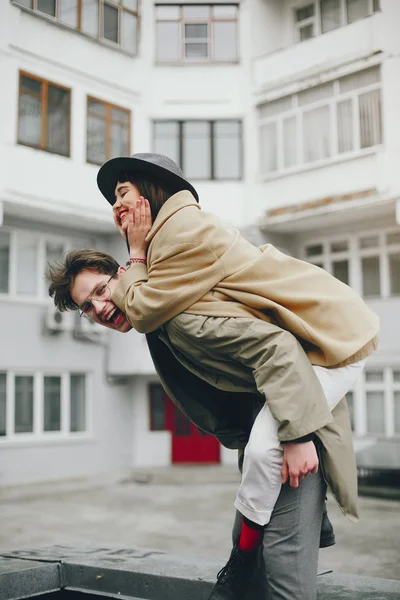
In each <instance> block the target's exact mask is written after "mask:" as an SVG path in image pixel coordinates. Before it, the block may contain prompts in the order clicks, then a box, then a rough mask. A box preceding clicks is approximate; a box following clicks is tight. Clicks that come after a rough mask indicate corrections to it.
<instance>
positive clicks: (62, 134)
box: [46, 85, 70, 156]
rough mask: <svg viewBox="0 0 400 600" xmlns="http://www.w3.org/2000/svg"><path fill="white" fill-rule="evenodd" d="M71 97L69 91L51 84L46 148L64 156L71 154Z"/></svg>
mask: <svg viewBox="0 0 400 600" xmlns="http://www.w3.org/2000/svg"><path fill="white" fill-rule="evenodd" d="M69 98H70V93H69V91H67V90H61V89H60V88H57V87H55V86H52V85H49V88H48V104H47V144H46V149H47V150H49V151H50V152H56V153H57V154H62V155H63V156H68V155H69Z"/></svg>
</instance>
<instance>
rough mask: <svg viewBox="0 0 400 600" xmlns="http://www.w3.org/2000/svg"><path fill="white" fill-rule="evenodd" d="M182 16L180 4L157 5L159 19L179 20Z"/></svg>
mask: <svg viewBox="0 0 400 600" xmlns="http://www.w3.org/2000/svg"><path fill="white" fill-rule="evenodd" d="M180 16H181V10H180V6H156V17H157V19H172V20H178V19H180Z"/></svg>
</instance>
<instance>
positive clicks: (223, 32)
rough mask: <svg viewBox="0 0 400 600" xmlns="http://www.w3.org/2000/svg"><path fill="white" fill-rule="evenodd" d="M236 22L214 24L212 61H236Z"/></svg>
mask: <svg viewBox="0 0 400 600" xmlns="http://www.w3.org/2000/svg"><path fill="white" fill-rule="evenodd" d="M236 30H237V25H236V21H221V22H220V23H214V60H221V61H227V62H228V61H235V60H237V58H238V56H237V39H236V38H237V31H236Z"/></svg>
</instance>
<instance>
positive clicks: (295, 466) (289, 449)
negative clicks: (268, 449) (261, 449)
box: [281, 442, 319, 488]
mask: <svg viewBox="0 0 400 600" xmlns="http://www.w3.org/2000/svg"><path fill="white" fill-rule="evenodd" d="M318 464H319V461H318V454H317V450H316V448H315V444H314V442H302V443H300V444H284V450H283V465H282V479H281V481H282V484H284V483H286V482H287V480H288V479H290V487H292V488H297V487H299V483H300V481H301V480H302V479H303V477H305V476H306V475H308V473H316V472H317V471H318Z"/></svg>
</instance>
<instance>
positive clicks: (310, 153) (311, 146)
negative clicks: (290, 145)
mask: <svg viewBox="0 0 400 600" xmlns="http://www.w3.org/2000/svg"><path fill="white" fill-rule="evenodd" d="M303 147H304V150H303V158H304V162H306V163H307V162H314V161H316V160H321V159H324V158H328V157H329V156H330V155H331V129H330V120H329V106H320V107H319V108H315V109H314V110H310V111H307V112H305V113H304V115H303Z"/></svg>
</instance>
